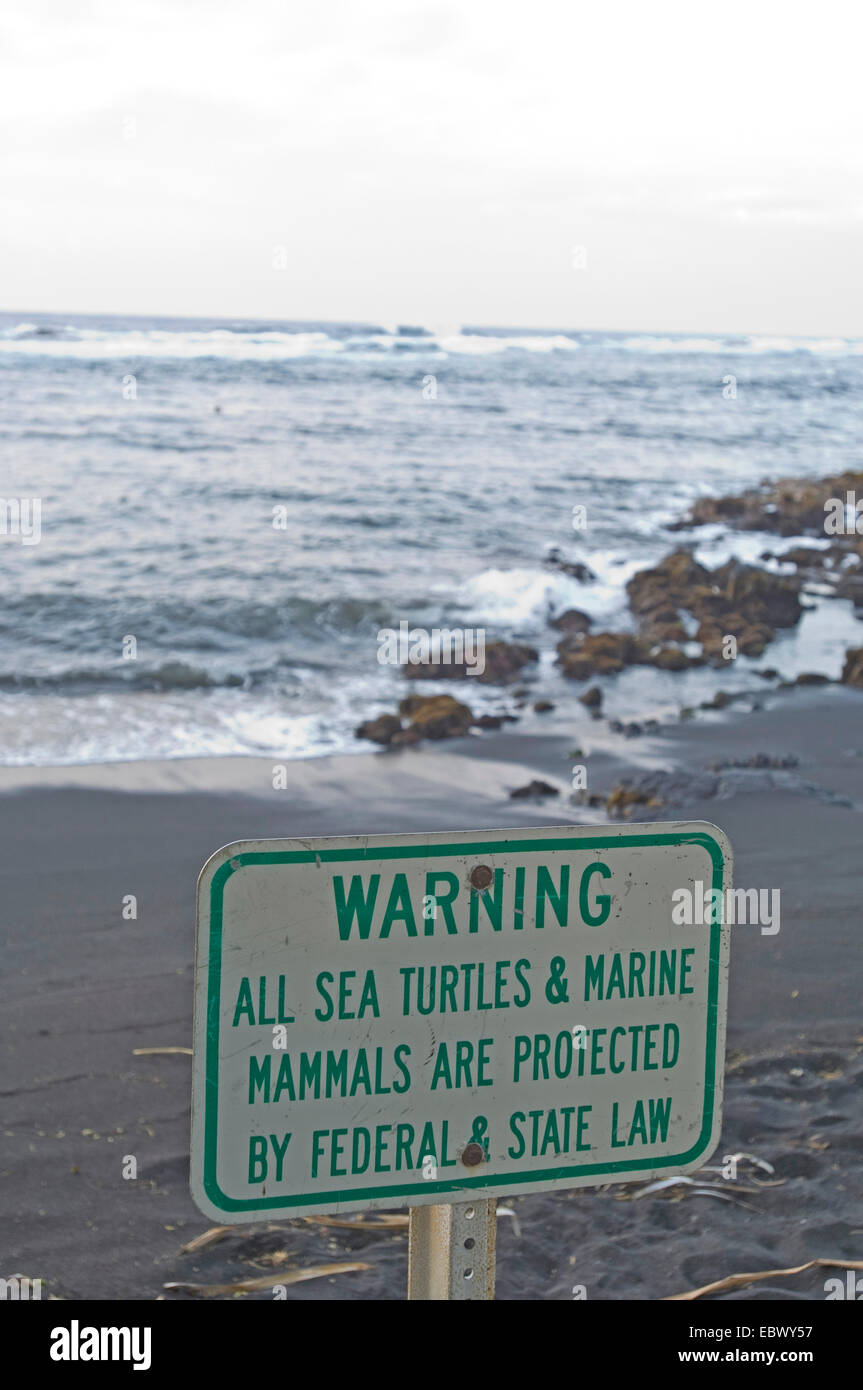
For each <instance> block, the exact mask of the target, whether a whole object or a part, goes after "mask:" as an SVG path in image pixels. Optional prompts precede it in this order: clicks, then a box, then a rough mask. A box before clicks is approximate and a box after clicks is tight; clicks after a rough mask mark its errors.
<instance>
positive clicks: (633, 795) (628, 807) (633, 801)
mask: <svg viewBox="0 0 863 1390" xmlns="http://www.w3.org/2000/svg"><path fill="white" fill-rule="evenodd" d="M661 805H662V801H661V800H660V798H659V797H656V796H653V795H652V794H651V793H650V792H649V791H645V790H644V789H643V788H641V787H632V786H627V785H626V784H625V783H623V782H621V783H618V785H617V786H616V787H615V788H614V789H613V791H611V792H610V793H609V795H608V797H607V798H606V802H605V809H606V810H607V812H608V814H609V816H611V818H612V820H629V818H630V817H631V815H632V812H633V810H634V809H635V807H636V806H650V807H655V808H657V809H658V808H659V807H660V806H661Z"/></svg>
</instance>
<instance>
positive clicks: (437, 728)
mask: <svg viewBox="0 0 863 1390" xmlns="http://www.w3.org/2000/svg"><path fill="white" fill-rule="evenodd" d="M399 713H400V714H402V715H404V716H405V718H407V719H410V722H411V728H412V729H415V730H416V732H417V733H418V734H419V735H420V737H422V738H459V737H461V735H462V734H466V733H467V731H468V729H470V727H471V725H472V724H473V723H474V717H473V715H472V714H471V712H470V710H469V709H468V707H467V705H463V704H461V702H460V701H458V700H454V699H453V697H452V696H451V695H408V696H407V697H406V699H404V700H402V701H400V703H399Z"/></svg>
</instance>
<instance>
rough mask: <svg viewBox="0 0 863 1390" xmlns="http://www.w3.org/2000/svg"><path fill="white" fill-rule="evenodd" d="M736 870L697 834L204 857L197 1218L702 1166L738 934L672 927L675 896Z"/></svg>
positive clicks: (455, 836) (465, 840) (713, 1124)
mask: <svg viewBox="0 0 863 1390" xmlns="http://www.w3.org/2000/svg"><path fill="white" fill-rule="evenodd" d="M730 874H731V855H730V849H729V846H728V842H727V840H726V838H725V836H724V835H723V833H722V832H721V831H720V830H717V829H716V827H715V826H712V825H709V824H706V823H702V822H681V823H671V824H651V825H634V826H605V827H574V826H559V827H553V828H542V829H528V830H505V831H503V830H498V831H474V832H467V833H452V834H446V833H443V834H427V835H389V836H368V837H366V836H364V837H361V838H351V839H319V840H284V841H282V840H271V841H263V842H252V841H245V842H242V843H239V844H234V845H229V846H227V847H226V848H224V849H221V850H219V851H218V852H217V853H216V854H214V855H213V857H212V858H211V859H210V860H209V861H208V863H207V864H206V865H205V867H204V869H203V871H202V873H201V877H200V882H199V886H198V937H197V957H196V978H195V1048H194V1053H195V1056H194V1082H193V1098H192V1099H193V1106H192V1109H193V1116H192V1194H193V1196H194V1199H195V1201H196V1202H197V1204H198V1206H199V1207H200V1208H201V1209H202V1211H204V1212H205V1213H206V1214H207V1215H209V1216H212V1217H214V1218H215V1219H216V1220H218V1221H219V1222H241V1221H253V1220H256V1219H258V1218H261V1217H279V1216H280V1215H291V1214H299V1213H312V1212H322V1211H324V1212H325V1211H330V1212H333V1211H351V1210H358V1209H362V1208H374V1207H395V1206H415V1205H421V1204H427V1203H436V1204H440V1203H448V1202H458V1201H465V1200H467V1199H469V1198H472V1197H475V1198H476V1199H481V1198H490V1197H496V1196H505V1195H510V1194H515V1193H527V1192H538V1191H543V1190H544V1189H547V1188H553V1187H580V1186H589V1185H593V1184H596V1183H604V1182H621V1181H627V1180H630V1179H634V1178H646V1177H652V1176H662V1175H666V1174H670V1173H679V1172H685V1171H687V1170H688V1169H693V1168H697V1167H699V1166H700V1165H701V1164H702V1163H703V1162H704V1161H705V1160H706V1158H707V1157H708V1155H709V1154H710V1152H711V1151H712V1149H713V1148H714V1146H715V1144H716V1143H717V1141H718V1137H719V1125H720V1110H721V1100H722V1079H723V1058H724V1048H725V1013H726V984H727V970H728V928H727V926H726V925H724V924H723V921H722V920H721V918H722V915H723V914H721V913H716V914H713V915H715V916H716V917H717V919H718V920H716V921H712V920H711V913H710V912H708V913H707V914H706V919H707V920H706V923H705V922H704V917H705V914H700V915H701V918H702V925H695V926H693V925H688V926H687V925H677V924H676V923H675V920H674V918H675V915H677V914H675V913H674V903H675V901H676V899H675V894H679V892H680V890H687V891H688V892H689V893H691V894H693V895H694V897H695V898H696V900H700V899H699V894H701V895H703V894H704V890H705V888H706V889H707V891H708V893H709V892H710V891H711V890H713V893H714V897H713V901H719V899H717V898H716V892H717V891H718V892H719V893H720V894H724V893H725V892H726V890H727V889H728V888H729V886H730ZM690 919H691V914H690ZM678 920H679V915H678ZM696 920H697V917H696Z"/></svg>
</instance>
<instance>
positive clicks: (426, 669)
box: [402, 641, 539, 685]
mask: <svg viewBox="0 0 863 1390" xmlns="http://www.w3.org/2000/svg"><path fill="white" fill-rule="evenodd" d="M538 660H539V653H538V652H537V651H536V648H535V647H526V646H523V645H522V644H521V643H519V642H501V641H499V642H489V643H488V644H487V645H486V647H485V665H484V668H483V670H482V671H480V672H479V673H478V674H476V675H473V674H472V672H473V670H474V669H475V668H474V667H473V666H467V665H465V664H463V663H455V662H445V661H441V662H432V661H427V662H409V663H408V664H407V665H405V666H403V667H402V675H403V676H404V677H405V679H406V680H411V681H417V680H423V681H433V680H450V681H453V680H467V679H470V680H477V681H481V682H482V683H483V684H484V685H506V684H508V682H509V681H511V680H514V679H515V677H516V676H517V675H519V674H520V672H521V670H522V668H523V667H525V666H529V665H530V664H531V663H532V662H534V661H538Z"/></svg>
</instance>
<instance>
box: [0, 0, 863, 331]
mask: <svg viewBox="0 0 863 1390" xmlns="http://www.w3.org/2000/svg"><path fill="white" fill-rule="evenodd" d="M857 8H858V7H856V6H854V5H852V3H851V0H843V3H837V2H836V0H819V3H818V4H817V5H812V4H810V3H805V4H801V3H796V0H783V3H773V2H772V0H744V2H743V3H738V0H731V2H730V3H729V0H723V3H720V4H716V5H713V4H708V3H706V0H681V3H676V2H674V0H657V2H656V3H650V0H637V3H632V4H630V3H615V0H555V3H550V0H529V2H528V3H526V2H525V0H519V3H517V4H511V3H509V0H459V3H458V4H453V5H447V4H440V5H437V4H434V3H423V0H226V2H225V3H222V2H221V0H6V4H5V6H4V12H3V14H2V16H0V267H2V279H0V308H2V309H12V310H16V311H17V310H22V311H25V310H45V311H58V312H67V313H68V312H75V311H77V312H94V313H97V312H98V313H105V312H118V313H124V312H125V313H145V314H146V313H162V314H180V315H187V314H188V315H193V314H195V315H198V314H199V315H206V316H215V317H221V316H236V317H241V316H244V317H245V316H247V317H259V316H263V317H266V318H306V319H309V318H312V319H314V318H323V319H359V320H372V321H375V322H381V321H383V322H387V323H389V322H394V321H399V322H423V323H429V324H434V325H455V324H461V323H472V324H499V325H524V326H528V325H531V326H538V327H571V328H609V329H614V328H620V329H647V330H651V329H653V330H662V329H667V330H685V331H694V332H710V331H720V332H722V331H728V332H734V331H741V332H759V333H782V334H785V333H801V334H818V335H827V336H829V335H836V334H852V335H861V336H863V270H861V244H863V235H861V234H863V183H861V172H863V170H861V165H863V120H861V107H863V96H861V93H863V83H861V81H860V75H859V68H860V40H861V28H860V21H859V20H858V19H856V18H855V17H854V15H855V9H857ZM578 248H583V250H579V249H578ZM282 267H283V268H282Z"/></svg>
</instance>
